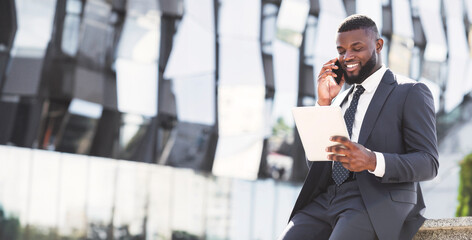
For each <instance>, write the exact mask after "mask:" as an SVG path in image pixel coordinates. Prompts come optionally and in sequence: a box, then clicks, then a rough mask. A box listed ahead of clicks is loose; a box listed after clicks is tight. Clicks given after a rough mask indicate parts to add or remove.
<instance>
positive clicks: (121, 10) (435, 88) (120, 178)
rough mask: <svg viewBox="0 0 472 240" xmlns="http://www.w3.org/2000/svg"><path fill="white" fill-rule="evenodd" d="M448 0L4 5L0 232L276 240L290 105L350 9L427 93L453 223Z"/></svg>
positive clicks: (292, 157) (297, 161) (466, 37)
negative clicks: (375, 29) (365, 19)
mask: <svg viewBox="0 0 472 240" xmlns="http://www.w3.org/2000/svg"><path fill="white" fill-rule="evenodd" d="M451 2H452V3H451V4H444V1H440V0H416V1H407V0H392V1H385V0H376V1H371V0H369V1H367V0H343V1H341V0H335V1H333V0H331V1H328V0H260V1H253V0H198V1H197V0H139V1H137V0H129V1H126V0H2V1H0V112H1V114H0V145H2V146H1V148H0V150H1V152H0V163H1V164H0V205H1V211H0V217H1V219H3V220H1V221H2V222H1V223H0V239H57V238H67V239H112V238H114V239H131V238H133V239H201V238H208V239H273V238H275V237H276V234H277V231H280V230H281V229H282V228H283V226H284V225H285V217H286V214H288V211H289V210H288V209H289V208H290V207H291V205H292V204H293V201H294V197H295V195H296V192H297V191H298V187H299V184H300V183H301V182H302V181H303V179H304V177H305V175H306V172H307V168H306V162H305V156H304V151H303V148H302V145H301V143H300V139H299V136H298V133H297V129H296V128H295V126H294V123H293V120H292V116H291V108H293V107H296V106H312V105H314V104H315V101H316V98H317V96H316V95H317V94H316V93H317V91H316V82H315V81H316V79H317V75H318V71H319V69H320V66H321V65H322V64H323V63H325V62H326V61H328V60H329V59H332V58H334V57H336V56H337V52H336V47H335V41H334V40H335V35H336V26H335V25H336V24H334V23H337V22H340V21H341V20H342V19H343V18H344V17H345V16H347V15H350V14H353V13H366V14H369V15H370V16H372V18H373V19H374V20H375V21H376V23H377V24H378V26H379V30H380V32H381V35H382V38H383V39H384V40H385V45H384V49H383V56H382V57H383V59H384V60H383V62H384V63H385V65H387V67H389V68H391V69H392V70H394V71H395V72H397V73H400V74H403V75H406V76H409V77H410V78H412V79H414V80H416V81H419V82H423V83H425V84H426V85H427V86H428V87H429V88H430V89H431V92H432V93H433V97H434V99H435V107H436V112H437V121H438V137H439V140H440V146H441V149H442V150H441V151H442V153H443V154H444V155H442V157H441V159H442V160H441V161H443V162H444V164H443V163H441V166H445V167H444V170H441V171H440V173H439V177H438V179H439V180H437V181H439V183H437V182H434V183H425V187H424V189H425V191H426V194H425V195H426V196H428V199H426V201H427V203H428V201H429V203H430V204H432V205H433V206H436V208H435V209H436V210H435V212H431V213H428V214H431V215H430V216H434V217H436V216H449V215H448V214H449V212H450V210H451V209H452V208H454V204H455V202H454V199H455V196H454V197H451V196H450V198H449V199H443V198H441V197H440V196H439V195H437V194H436V195H435V186H440V187H438V189H439V188H440V189H441V191H438V192H441V194H443V195H444V196H448V195H447V194H455V188H456V187H457V182H456V181H455V180H453V178H454V177H456V175H454V174H450V173H451V172H454V171H455V169H456V167H457V164H456V163H457V162H458V161H459V159H460V156H462V155H465V154H467V153H469V152H468V151H470V149H472V146H469V145H470V144H469V145H468V144H467V142H468V141H466V140H464V139H466V137H465V136H467V135H468V134H470V133H469V131H470V130H468V129H469V128H468V126H469V125H468V124H469V122H470V105H471V95H470V92H471V90H472V80H471V79H470V75H471V74H470V73H469V72H470V71H471V70H470V69H472V68H470V67H469V65H470V64H472V61H470V57H471V50H470V49H471V47H470V44H471V42H472V41H471V39H472V38H471V36H472V35H471V34H470V29H472V27H471V26H472V24H471V23H472V20H471V19H472V1H471V0H453V1H452V0H451ZM462 6H465V8H462ZM452 143H460V144H456V145H457V146H460V147H457V146H453V145H454V144H452ZM6 146H8V147H6ZM451 149H454V151H452V150H451ZM428 191H429V192H428ZM287 196H289V197H287ZM269 198H273V199H269ZM190 199H191V200H193V201H190ZM451 199H452V200H451ZM438 202H442V203H444V204H442V205H441V204H438ZM435 204H436V205H435ZM247 209H251V210H250V211H248V210H247ZM451 214H452V213H451ZM262 216H266V217H267V218H270V221H269V222H270V224H264V223H265V222H266V221H268V220H267V219H266V218H265V217H262ZM8 229H14V230H12V231H10V230H8ZM15 229H16V230H15Z"/></svg>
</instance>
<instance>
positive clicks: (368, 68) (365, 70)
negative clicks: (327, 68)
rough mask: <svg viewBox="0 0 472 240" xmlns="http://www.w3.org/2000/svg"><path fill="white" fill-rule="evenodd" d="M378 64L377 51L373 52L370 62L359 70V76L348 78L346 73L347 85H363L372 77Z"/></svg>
mask: <svg viewBox="0 0 472 240" xmlns="http://www.w3.org/2000/svg"><path fill="white" fill-rule="evenodd" d="M376 63H377V55H375V49H374V51H372V56H371V57H370V58H369V61H367V62H366V63H365V65H364V66H362V67H361V70H359V74H357V75H354V76H348V75H347V74H346V73H345V74H344V76H345V80H346V83H348V84H350V85H352V84H361V83H362V82H364V80H365V79H366V78H367V77H369V76H370V73H371V72H372V69H374V67H375V64H376Z"/></svg>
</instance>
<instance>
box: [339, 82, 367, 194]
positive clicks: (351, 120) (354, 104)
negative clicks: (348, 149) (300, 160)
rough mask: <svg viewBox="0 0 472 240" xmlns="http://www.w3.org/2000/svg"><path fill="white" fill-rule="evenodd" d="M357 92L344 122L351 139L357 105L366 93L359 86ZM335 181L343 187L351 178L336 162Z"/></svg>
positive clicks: (347, 171)
mask: <svg viewBox="0 0 472 240" xmlns="http://www.w3.org/2000/svg"><path fill="white" fill-rule="evenodd" d="M356 88H357V90H356V91H355V92H354V97H353V98H352V101H351V105H349V108H348V109H347V110H346V113H344V121H345V122H346V127H347V132H348V133H349V138H350V137H351V136H352V125H353V124H354V117H355V115H356V110H357V104H358V103H359V97H360V96H361V94H362V93H363V92H364V91H365V89H364V87H362V86H361V85H358V86H357V87H356ZM332 177H333V180H334V182H335V183H336V185H338V186H339V185H341V184H342V183H343V182H344V181H346V179H347V178H348V177H349V170H347V169H346V168H344V167H343V165H342V164H341V163H340V162H334V165H333V174H332Z"/></svg>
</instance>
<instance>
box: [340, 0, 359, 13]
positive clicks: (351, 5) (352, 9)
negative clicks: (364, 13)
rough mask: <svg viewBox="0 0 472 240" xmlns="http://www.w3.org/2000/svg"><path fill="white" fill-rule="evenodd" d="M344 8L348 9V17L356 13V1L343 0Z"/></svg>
mask: <svg viewBox="0 0 472 240" xmlns="http://www.w3.org/2000/svg"><path fill="white" fill-rule="evenodd" d="M343 2H344V7H345V8H346V14H347V16H349V15H352V14H355V13H356V1H355V0H343Z"/></svg>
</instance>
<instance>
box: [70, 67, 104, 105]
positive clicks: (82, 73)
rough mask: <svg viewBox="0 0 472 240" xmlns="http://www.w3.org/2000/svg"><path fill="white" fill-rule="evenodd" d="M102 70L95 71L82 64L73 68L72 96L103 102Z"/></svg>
mask: <svg viewBox="0 0 472 240" xmlns="http://www.w3.org/2000/svg"><path fill="white" fill-rule="evenodd" d="M104 78H105V76H104V71H103V70H102V71H96V70H92V69H89V68H85V67H82V66H76V68H75V84H74V94H73V97H74V98H79V99H82V100H86V101H89V102H94V103H98V104H103V93H104V91H105V90H104V81H105V79H104Z"/></svg>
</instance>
